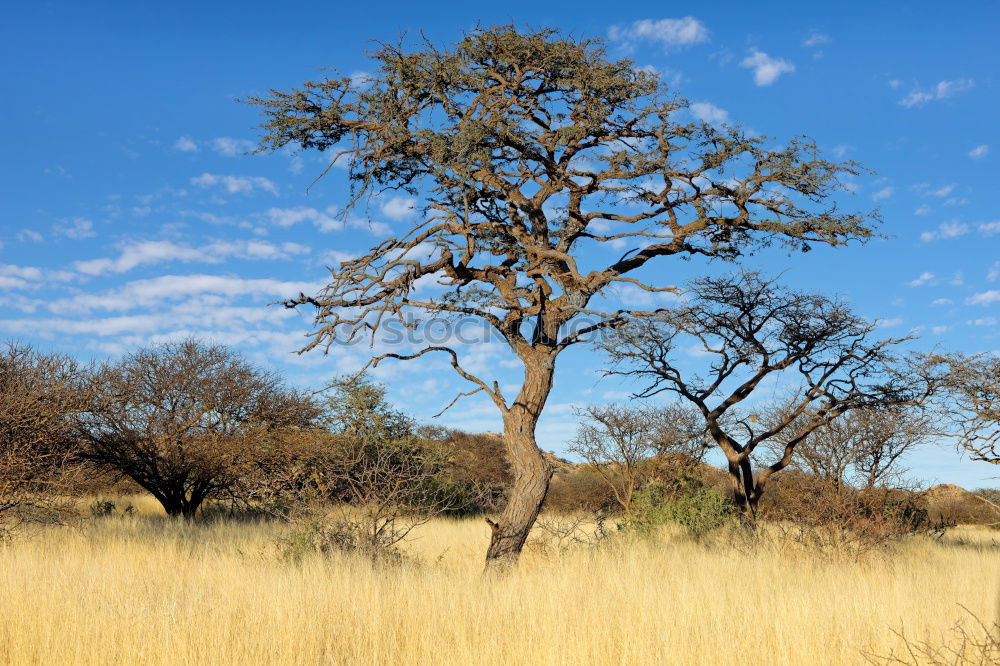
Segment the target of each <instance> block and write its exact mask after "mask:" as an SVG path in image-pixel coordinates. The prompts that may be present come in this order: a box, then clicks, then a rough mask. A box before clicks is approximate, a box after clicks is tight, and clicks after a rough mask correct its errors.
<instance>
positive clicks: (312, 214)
mask: <svg viewBox="0 0 1000 666" xmlns="http://www.w3.org/2000/svg"><path fill="white" fill-rule="evenodd" d="M336 213H337V209H336V208H335V207H333V206H330V207H328V208H327V209H326V210H324V211H319V210H316V209H315V208H309V207H307V206H296V207H295V208H269V209H268V210H267V211H266V212H265V213H264V216H265V217H266V218H267V219H268V221H269V222H270V223H271V224H274V225H276V226H279V227H290V226H292V225H295V224H299V223H300V222H311V223H312V224H313V226H315V227H316V228H317V229H319V230H320V231H323V232H327V231H340V230H342V229H343V228H344V221H343V220H341V219H339V218H337V217H334V215H336Z"/></svg>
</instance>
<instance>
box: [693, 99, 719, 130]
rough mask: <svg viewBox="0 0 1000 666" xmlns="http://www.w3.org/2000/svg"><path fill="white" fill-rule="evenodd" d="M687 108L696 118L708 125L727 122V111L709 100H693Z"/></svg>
mask: <svg viewBox="0 0 1000 666" xmlns="http://www.w3.org/2000/svg"><path fill="white" fill-rule="evenodd" d="M688 109H689V110H690V111H691V115H693V116H694V117H695V118H697V119H698V120H700V121H702V122H704V123H709V124H710V125H726V124H728V123H729V112H728V111H726V110H725V109H721V108H719V107H717V106H716V105H714V104H712V103H710V102H694V103H692V104H691V105H690V106H689V107H688Z"/></svg>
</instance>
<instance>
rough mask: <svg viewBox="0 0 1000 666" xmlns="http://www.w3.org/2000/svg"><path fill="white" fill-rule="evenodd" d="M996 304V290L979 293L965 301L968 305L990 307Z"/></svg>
mask: <svg viewBox="0 0 1000 666" xmlns="http://www.w3.org/2000/svg"><path fill="white" fill-rule="evenodd" d="M998 302H1000V290H997V289H991V290H989V291H983V292H980V293H978V294H975V295H973V296H970V297H969V298H968V299H967V300H966V303H968V304H969V305H992V304H993V303H998Z"/></svg>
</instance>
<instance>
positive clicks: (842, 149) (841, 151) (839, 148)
mask: <svg viewBox="0 0 1000 666" xmlns="http://www.w3.org/2000/svg"><path fill="white" fill-rule="evenodd" d="M848 150H849V148H848V146H845V145H843V144H839V145H836V146H834V147H833V149H831V151H830V152H832V153H833V156H834V157H836V158H837V159H838V160H839V159H840V158H842V157H843V156H844V155H846V154H847V151H848Z"/></svg>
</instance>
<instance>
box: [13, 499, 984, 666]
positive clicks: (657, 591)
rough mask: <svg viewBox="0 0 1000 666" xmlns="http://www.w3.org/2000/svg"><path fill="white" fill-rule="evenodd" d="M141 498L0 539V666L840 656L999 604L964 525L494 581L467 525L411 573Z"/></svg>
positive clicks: (617, 554) (676, 545) (719, 547)
mask: <svg viewBox="0 0 1000 666" xmlns="http://www.w3.org/2000/svg"><path fill="white" fill-rule="evenodd" d="M147 500H148V498H141V497H137V498H130V499H129V501H131V502H132V504H133V506H135V507H136V510H135V512H134V513H133V514H131V515H127V516H121V515H117V516H114V517H110V518H101V519H93V520H87V521H84V522H83V523H82V524H81V525H78V526H71V527H51V528H45V529H43V530H40V531H35V532H33V533H29V534H27V535H24V536H22V537H21V538H19V539H16V540H14V541H12V542H10V543H9V544H7V545H5V546H3V547H0V618H3V622H0V663H11V664H79V665H88V664H119V663H124V664H140V663H141V664H369V663H376V664H413V663H418V664H419V663H426V664H432V663H433V664H441V663H444V664H503V663H516V664H522V663H523V664H535V663H538V664H592V663H593V664H652V663H670V664H735V663H757V664H851V663H864V660H863V658H862V655H861V651H862V650H869V651H872V652H876V653H888V652H889V650H891V649H893V648H895V649H896V650H897V651H898V650H899V649H900V648H901V647H902V644H901V643H900V640H899V639H898V638H897V637H896V636H895V635H894V634H893V633H892V631H891V630H892V629H900V628H905V630H906V635H907V636H908V637H910V638H917V639H929V640H943V639H944V638H945V637H946V636H947V635H948V631H949V629H950V627H951V626H952V624H953V623H954V622H955V621H956V620H957V619H958V618H960V617H962V616H963V615H964V611H962V609H961V608H960V606H959V604H963V605H964V606H966V607H967V608H968V609H970V610H971V611H973V612H974V613H976V614H978V615H979V616H980V617H981V618H983V619H985V620H990V621H992V619H993V618H994V617H995V614H996V610H997V602H998V598H997V589H998V587H997V586H998V582H1000V545H998V543H1000V538H998V537H997V535H1000V533H998V532H995V531H989V530H985V529H977V528H970V527H963V528H959V529H957V530H955V531H954V532H953V533H951V534H949V535H948V536H946V537H945V539H943V540H941V541H940V542H934V541H931V540H924V539H918V540H913V541H911V542H908V543H906V544H904V545H902V546H901V547H900V548H899V549H898V550H897V551H896V552H894V553H892V554H879V555H876V556H873V557H870V558H866V559H862V560H861V561H854V560H850V559H833V560H830V559H821V558H817V557H815V556H811V555H808V554H804V553H802V552H799V551H795V550H794V549H785V550H780V549H774V548H761V549H759V550H757V551H747V550H745V549H733V548H728V547H726V546H725V545H723V544H719V543H711V544H707V545H706V544H697V543H693V542H691V541H688V540H685V539H684V538H682V537H681V536H680V535H677V534H673V533H669V534H665V535H663V536H662V537H661V538H658V539H652V540H645V539H620V538H615V539H611V540H608V541H605V542H604V543H603V544H602V545H601V546H600V547H597V548H582V547H576V548H570V549H567V550H559V549H556V548H542V547H539V546H532V547H529V548H528V549H527V551H526V553H525V556H524V558H523V562H522V565H521V566H520V567H519V569H518V570H517V571H516V572H515V573H514V574H513V575H511V576H510V577H508V578H506V579H503V580H494V579H491V578H484V577H483V575H482V555H483V552H484V551H485V547H486V543H487V540H488V536H489V527H488V526H487V525H486V524H485V522H484V521H482V520H481V519H463V520H444V519H442V520H436V521H434V522H432V523H430V524H428V525H425V526H423V527H422V528H420V529H419V531H418V532H417V533H416V538H415V539H414V540H413V541H411V542H410V543H409V544H408V545H407V548H408V550H409V551H410V552H411V554H413V555H414V559H416V560H417V561H418V562H419V563H418V564H411V565H404V566H372V565H371V564H369V563H368V562H367V561H364V560H361V559H352V558H349V557H333V558H324V557H320V556H314V557H306V558H304V559H302V560H300V561H299V562H298V563H295V562H294V561H290V560H288V559H287V558H283V557H282V549H281V547H280V546H279V541H280V539H281V537H282V535H283V534H285V533H286V530H287V529H288V527H287V526H285V525H282V524H279V523H238V522H225V521H213V522H211V523H209V524H207V525H198V524H185V523H183V522H179V521H170V520H166V519H162V518H159V517H158V515H157V514H158V511H157V510H156V506H155V503H150V501H147ZM119 504H120V505H122V503H121V502H119Z"/></svg>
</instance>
